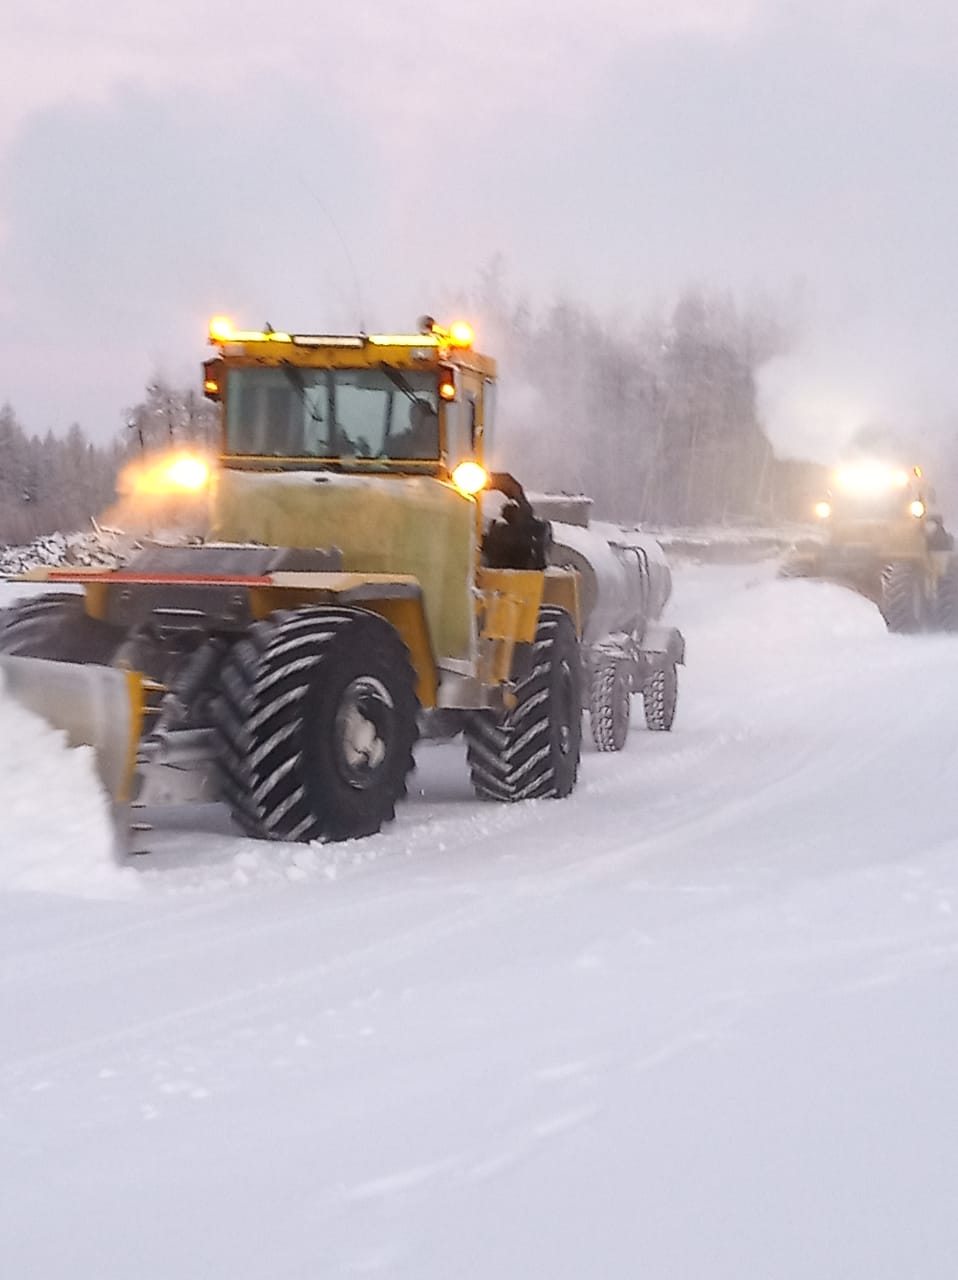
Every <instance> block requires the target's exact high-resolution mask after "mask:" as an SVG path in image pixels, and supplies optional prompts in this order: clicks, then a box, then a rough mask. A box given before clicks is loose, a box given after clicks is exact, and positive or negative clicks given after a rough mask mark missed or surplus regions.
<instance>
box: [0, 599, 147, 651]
mask: <svg viewBox="0 0 958 1280" xmlns="http://www.w3.org/2000/svg"><path fill="white" fill-rule="evenodd" d="M122 639H123V632H122V631H121V630H120V629H119V628H118V627H111V626H110V625H109V624H108V623H106V622H101V621H100V620H99V619H98V618H91V617H90V616H89V614H87V613H86V611H85V609H84V604H83V596H82V595H75V594H71V593H69V592H65V591H57V592H51V593H48V594H46V595H39V596H29V597H26V598H24V599H21V600H15V601H14V602H13V604H12V605H11V606H10V607H9V608H8V609H4V610H3V611H0V653H9V654H11V655H17V656H18V657H22V658H49V659H52V660H53V661H54V662H79V663H94V664H98V665H100V666H109V665H110V662H111V661H112V660H113V655H114V654H115V653H116V651H117V649H118V648H119V646H120V642H121V641H122Z"/></svg>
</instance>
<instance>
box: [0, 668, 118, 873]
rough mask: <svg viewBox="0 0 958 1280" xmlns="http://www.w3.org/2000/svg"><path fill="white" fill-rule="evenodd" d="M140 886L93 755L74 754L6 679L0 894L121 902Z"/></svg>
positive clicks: (0, 737) (1, 723) (0, 702)
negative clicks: (124, 857) (118, 838)
mask: <svg viewBox="0 0 958 1280" xmlns="http://www.w3.org/2000/svg"><path fill="white" fill-rule="evenodd" d="M136 887H137V877H136V875H135V873H134V872H133V871H131V870H129V869H124V868H122V867H121V866H120V865H119V864H118V863H117V861H116V860H115V857H114V834H113V823H112V819H111V815H110V809H109V803H108V801H107V798H106V796H105V795H104V794H103V791H102V790H101V787H100V783H99V780H98V779H97V776H96V771H95V766H94V760H93V753H92V751H91V750H90V749H89V748H87V747H81V748H78V749H75V750H71V749H70V748H68V747H67V746H66V744H65V742H64V736H63V734H62V733H60V732H59V731H58V730H55V729H52V728H50V726H49V725H47V724H46V723H45V722H44V721H42V720H40V719H39V718H38V717H36V716H34V715H33V714H31V713H30V712H28V711H25V710H24V709H23V708H22V707H21V706H19V704H17V703H15V702H14V701H13V700H12V698H10V697H8V696H7V695H6V694H5V693H4V691H3V688H2V677H0V892H2V891H10V890H21V889H26V890H34V891H39V892H50V893H66V894H70V895H73V896H80V897H115V896H117V895H121V894H123V895H125V894H126V893H129V892H133V891H135V889H136Z"/></svg>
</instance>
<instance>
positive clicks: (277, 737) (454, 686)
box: [0, 317, 681, 850]
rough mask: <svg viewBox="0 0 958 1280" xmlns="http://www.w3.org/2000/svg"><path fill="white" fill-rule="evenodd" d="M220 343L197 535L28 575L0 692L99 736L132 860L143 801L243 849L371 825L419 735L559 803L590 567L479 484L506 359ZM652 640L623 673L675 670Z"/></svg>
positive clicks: (409, 764) (7, 631)
mask: <svg viewBox="0 0 958 1280" xmlns="http://www.w3.org/2000/svg"><path fill="white" fill-rule="evenodd" d="M210 341H211V343H212V346H213V348H214V354H213V356H212V358H211V359H209V360H207V361H206V363H205V365H204V389H205V393H206V395H207V396H209V397H210V398H211V399H213V400H215V401H218V402H220V403H221V405H222V438H221V448H220V456H219V460H218V464H217V465H216V467H215V468H211V470H210V478H209V483H210V508H211V513H212V524H211V536H210V538H209V539H208V540H207V541H206V542H204V543H203V544H202V545H190V546H184V545H154V546H148V547H146V548H145V549H143V550H141V551H140V552H139V553H138V554H137V555H136V556H135V557H134V558H133V559H132V560H131V561H130V562H129V563H128V564H126V565H125V566H124V567H123V568H122V569H116V570H103V571H97V570H62V569H59V570H58V569H50V570H40V571H35V572H34V573H33V574H31V575H28V576H29V577H31V578H32V580H33V581H42V582H45V583H47V584H48V587H47V589H46V592H45V593H44V594H38V595H35V596H32V597H30V598H26V599H24V600H21V601H19V602H17V603H16V604H15V605H14V606H13V607H12V608H10V609H8V610H7V611H5V613H3V614H2V615H0V678H4V679H5V681H6V684H7V686H8V690H9V691H10V692H12V694H13V696H14V697H16V698H18V699H19V700H20V701H22V702H23V703H25V704H26V705H28V706H31V707H33V708H34V709H35V710H37V711H38V712H39V713H40V714H43V715H45V716H46V717H47V718H48V719H50V720H51V721H52V722H53V723H54V724H57V725H59V726H60V727H62V728H64V729H65V730H66V731H67V733H68V734H69V737H70V741H71V742H74V743H80V742H86V743H90V744H91V745H93V746H94V747H95V748H96V754H97V759H98V762H99V764H100V771H101V776H102V778H103V781H104V783H105V785H106V786H107V788H108V790H109V791H110V793H111V794H112V795H113V797H114V799H115V800H116V802H117V804H118V806H120V807H121V811H122V812H127V808H126V807H128V806H132V811H131V812H130V814H129V816H130V818H131V819H132V821H131V829H132V831H133V832H134V838H133V841H132V847H133V849H134V850H136V849H137V848H138V847H145V845H144V844H143V842H144V841H145V839H146V836H145V832H147V831H148V830H149V823H148V820H147V819H148V814H149V811H150V810H151V808H153V807H154V806H157V805H161V804H167V803H182V802H187V801H192V800H203V799H211V800H212V799H222V800H225V802H226V803H227V805H228V806H229V808H230V810H231V812H232V814H233V817H234V819H235V820H236V822H237V823H238V824H239V825H240V827H241V828H242V829H243V830H244V831H245V832H246V833H248V834H249V835H251V836H255V837H261V838H266V839H279V840H291V841H309V840H314V839H327V840H342V839H349V838H352V837H357V836H365V835H368V834H371V833H373V832H376V831H378V830H379V829H380V827H381V826H382V824H383V823H384V822H385V821H387V820H389V819H391V818H392V817H393V816H394V810H395V805H396V803H397V801H398V800H399V799H400V798H401V797H402V796H403V795H404V794H405V791H406V783H407V776H408V774H409V772H410V770H411V769H412V768H413V747H414V744H415V743H416V740H417V738H418V737H419V736H420V735H425V736H430V737H441V738H448V737H453V736H455V735H456V734H458V733H460V732H461V733H463V734H464V736H465V739H466V743H467V758H468V767H469V770H470V774H471V780H472V783H473V787H474V789H475V791H476V793H477V794H478V795H479V796H481V797H484V798H487V799H491V800H500V801H514V800H519V799H523V798H526V797H562V796H566V795H568V794H569V792H571V791H572V789H573V787H574V786H575V783H576V778H577V774H578V768H579V754H580V738H581V720H582V716H581V710H582V708H583V706H588V705H589V693H588V690H587V688H586V682H587V681H588V678H589V670H590V668H589V662H588V656H587V653H586V642H584V640H583V629H584V618H583V616H582V606H581V604H580V592H579V582H580V574H579V572H578V570H577V569H576V568H575V567H574V566H571V565H568V564H563V563H559V564H556V563H554V562H553V563H550V558H549V550H550V541H551V526H550V524H549V522H548V521H547V520H545V519H541V518H539V517H538V516H537V515H536V514H535V512H534V511H533V508H532V506H531V504H530V502H529V501H528V499H527V498H526V495H525V493H524V491H523V489H522V486H521V485H520V484H519V483H518V482H517V481H516V480H515V479H514V478H513V477H512V476H510V475H507V474H489V473H488V472H487V471H486V468H485V461H484V460H485V456H486V451H487V449H488V446H489V439H490V432H491V428H492V417H493V404H494V391H495V379H496V366H495V363H494V361H493V360H491V359H490V358H489V357H487V356H483V355H480V354H479V353H478V352H476V351H475V350H474V349H473V345H472V334H471V330H470V329H469V327H468V326H467V325H465V324H454V325H452V326H450V327H449V328H441V327H440V326H439V325H437V324H436V323H435V322H433V321H432V320H431V319H430V318H428V317H425V318H424V320H423V322H422V327H421V331H420V332H417V333H411V334H376V335H373V334H351V335H328V334H295V333H279V332H275V331H273V330H271V329H266V330H265V331H263V332H246V331H238V330H236V329H234V328H233V326H232V325H231V324H230V323H229V322H227V321H226V320H225V319H222V318H217V319H216V320H214V321H213V322H212V323H211V325H210ZM189 479H190V483H191V485H195V482H196V471H195V467H194V468H192V469H191V471H190V476H189ZM484 490H487V491H488V490H493V491H498V492H499V493H500V494H501V495H502V496H501V499H499V501H500V502H501V503H503V504H504V505H503V506H502V508H501V511H500V514H499V515H498V516H497V517H496V518H493V519H489V518H487V519H486V520H483V516H482V510H481V506H480V502H479V496H480V495H481V493H482V492H483V491H484ZM49 584H54V585H57V584H58V585H60V586H61V587H65V588H67V589H66V590H56V591H51V590H50V589H49ZM78 587H79V588H80V589H79V590H78ZM632 612H634V609H633V610H632ZM676 635H677V633H676ZM650 636H651V637H652V638H651V640H650V643H651V644H652V645H654V646H657V647H656V648H654V650H652V651H649V652H645V651H643V652H642V654H637V653H636V652H635V651H634V650H635V645H634V644H633V648H632V650H630V653H629V655H628V656H629V657H630V660H632V662H633V666H634V667H635V666H636V662H638V663H639V664H640V665H641V666H642V670H643V671H647V672H648V673H649V674H650V676H651V675H652V674H654V672H655V671H657V670H659V669H660V668H665V667H669V666H670V664H671V667H670V669H671V670H672V671H673V673H674V658H675V654H676V652H677V650H676V642H675V640H674V638H672V637H671V636H670V635H669V634H668V633H667V632H666V631H665V630H664V629H661V628H660V629H659V631H658V632H656V631H655V630H654V628H653V630H652V631H650ZM679 660H681V657H679ZM68 664H72V670H70V668H69V666H68ZM636 669H637V667H636ZM660 683H661V681H660Z"/></svg>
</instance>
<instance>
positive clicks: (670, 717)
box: [642, 662, 679, 733]
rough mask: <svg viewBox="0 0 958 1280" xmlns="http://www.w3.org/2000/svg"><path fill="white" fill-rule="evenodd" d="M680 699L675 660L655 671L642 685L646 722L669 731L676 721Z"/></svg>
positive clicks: (654, 727)
mask: <svg viewBox="0 0 958 1280" xmlns="http://www.w3.org/2000/svg"><path fill="white" fill-rule="evenodd" d="M678 699H679V672H678V667H676V665H675V663H674V662H668V663H666V665H665V666H664V667H659V669H658V670H657V671H653V672H652V674H651V675H650V676H649V678H648V679H647V680H646V682H645V684H644V685H643V686H642V704H643V707H644V709H645V723H646V725H647V726H648V727H649V728H650V729H654V730H656V731H660V732H663V733H664V732H667V731H668V730H669V729H671V728H672V725H673V724H674V722H675V708H676V705H677V704H678Z"/></svg>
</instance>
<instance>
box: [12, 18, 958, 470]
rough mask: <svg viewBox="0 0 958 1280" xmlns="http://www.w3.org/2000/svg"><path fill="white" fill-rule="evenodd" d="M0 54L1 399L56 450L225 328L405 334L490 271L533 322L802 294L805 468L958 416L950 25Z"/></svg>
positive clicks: (591, 23)
mask: <svg viewBox="0 0 958 1280" xmlns="http://www.w3.org/2000/svg"><path fill="white" fill-rule="evenodd" d="M4 29H5V32H6V46H7V58H6V59H5V65H6V71H5V75H4V77H3V78H2V79H3V83H2V85H0V119H2V121H3V123H2V125H0V236H2V238H0V335H2V340H0V401H3V400H6V401H9V402H10V403H11V404H12V405H13V406H14V408H15V409H16V411H17V414H18V416H19V418H20V419H21V420H22V421H23V422H24V424H25V425H26V426H27V427H28V428H29V429H30V430H32V431H38V432H42V431H45V430H46V429H47V428H48V427H52V428H53V429H54V430H58V431H59V430H63V429H65V428H66V427H67V426H68V425H69V424H70V422H72V421H74V420H78V421H80V422H81V423H82V424H83V426H84V427H85V428H86V429H87V430H88V431H89V432H90V434H91V435H93V436H94V437H95V438H101V439H105V438H107V437H108V436H110V435H111V434H112V433H114V432H115V431H116V430H117V429H118V428H119V427H120V426H121V425H122V423H123V411H124V408H125V406H127V405H129V404H132V403H134V402H135V401H136V400H137V398H138V397H139V395H140V394H141V392H142V388H143V385H144V383H145V382H146V381H147V380H148V379H149V378H150V377H151V376H152V375H153V374H154V373H156V372H162V373H163V374H164V375H166V376H167V377H169V378H172V379H174V380H177V381H181V382H187V381H191V380H195V378H196V370H197V364H198V361H199V359H201V358H202V355H203V341H204V335H205V322H206V319H207V317H208V316H209V315H210V314H211V313H212V312H214V311H226V312H228V313H232V314H235V315H236V316H237V317H238V318H240V319H242V321H243V322H244V323H248V324H260V323H263V322H265V321H270V322H271V323H273V324H274V325H277V326H282V327H284V328H286V327H289V328H305V329H318V328H332V327H338V326H349V327H353V326H357V325H359V324H360V323H362V324H364V325H366V326H367V327H370V328H373V327H396V326H405V325H409V324H412V323H413V322H414V321H415V318H416V317H417V316H418V315H419V314H421V313H422V312H423V311H424V310H435V309H436V308H437V305H439V304H441V302H442V300H443V299H446V298H449V297H451V296H454V295H455V294H456V293H457V292H461V291H462V290H463V289H464V288H468V287H469V285H470V284H471V282H473V281H474V280H475V278H476V277H477V275H478V273H479V272H480V271H481V270H482V269H483V267H484V266H485V265H486V264H488V263H489V262H490V261H491V260H492V259H493V258H494V257H495V256H496V255H502V259H503V262H504V264H505V273H506V276H507V278H508V280H509V284H510V289H511V290H512V292H513V293H515V294H516V295H521V296H524V297H526V298H527V299H528V300H529V302H530V304H531V305H532V306H533V307H537V306H545V305H548V304H549V303H550V302H552V301H553V300H554V299H555V298H556V297H559V296H565V297H569V298H571V299H574V300H575V301H576V302H578V303H581V304H583V305H585V306H588V307H591V308H594V309H595V310H596V311H597V312H599V313H600V314H604V315H615V316H622V317H624V318H626V319H629V318H631V319H636V318H639V317H641V315H642V314H643V313H644V312H645V311H646V310H647V309H649V308H650V307H653V306H657V305H661V304H662V302H663V301H666V302H667V301H668V300H669V299H671V298H674V297H675V296H677V295H678V293H679V292H680V291H681V290H682V289H683V288H685V287H687V286H689V285H697V284H700V285H704V286H706V287H709V288H713V289H727V290H729V291H731V292H732V293H733V294H734V295H736V296H738V297H748V296H751V295H753V294H764V295H769V296H771V297H773V298H776V299H778V300H779V303H780V305H781V307H782V309H783V310H784V311H787V312H794V314H795V317H796V318H797V321H798V323H797V324H796V326H795V334H796V336H795V344H794V348H793V350H792V352H791V353H790V354H789V355H788V356H787V357H785V358H783V359H782V360H780V361H779V362H777V363H776V364H775V365H773V366H770V367H769V368H768V369H767V370H766V372H765V375H764V377H763V382H762V387H761V391H762V404H763V407H764V409H765V412H766V415H767V418H768V426H769V431H770V434H771V436H772V439H773V441H774V443H775V445H776V447H777V448H778V449H779V450H781V451H782V452H784V453H791V454H802V453H807V452H809V451H813V452H815V453H816V454H817V455H820V456H822V457H823V458H825V459H826V460H827V457H826V455H829V454H831V453H834V451H835V450H836V448H837V447H838V445H839V442H840V441H839V437H841V436H842V434H843V433H844V432H845V431H846V430H848V429H851V428H852V427H853V425H854V424H855V423H857V421H858V419H859V418H861V417H862V416H863V415H864V416H866V417H868V418H869V419H874V418H883V417H889V416H893V417H895V418H896V419H907V420H908V423H909V425H910V426H914V425H915V424H917V423H919V422H931V421H933V422H934V424H935V425H936V426H937V427H941V426H947V425H948V424H949V423H950V422H951V421H952V418H953V416H954V412H955V407H956V396H955V392H954V388H953V385H952V375H951V368H952V364H953V355H952V352H953V350H954V349H955V348H956V346H958V314H956V302H955V298H956V297H958V260H956V253H955V248H954V227H955V225H956V213H958V209H956V204H958V178H956V172H958V169H956V165H955V158H956V157H955V152H956V149H958V143H956V138H955V133H954V126H953V121H954V118H955V109H956V106H958V89H956V85H955V77H954V71H953V68H954V65H955V54H956V52H958V16H956V15H955V14H954V13H953V11H952V9H951V7H950V6H948V5H946V4H945V3H943V2H941V0H933V2H932V3H926V4H924V5H923V6H921V10H920V14H919V15H918V16H916V13H915V11H914V10H913V9H912V8H911V7H909V6H906V5H904V4H900V3H884V4H881V3H864V2H858V0H838V2H837V3H831V4H826V3H819V2H818V0H805V2H804V3H798V4H794V5H782V4H778V3H768V2H762V0H752V2H749V0H741V2H739V3H732V4H725V5H723V4H712V3H704V2H703V3H697V2H691V0H689V2H687V3H681V2H680V3H677V4H673V5H672V6H670V9H669V12H668V14H667V15H664V14H663V13H662V12H661V6H658V5H654V4H651V3H649V4H645V3H624V2H621V3H620V2H619V0H597V2H596V3H593V4H592V5H590V6H588V7H586V8H584V7H581V6H574V7H573V6H572V5H563V4H561V3H560V4H545V3H543V2H542V0H521V2H519V3H517V2H516V0H492V2H490V3H485V4H482V5H479V4H474V3H463V4H459V5H457V6H448V7H446V8H445V9H443V10H435V9H430V10H428V11H427V10H422V11H421V12H416V11H410V10H407V9H401V10H397V9H395V8H394V7H392V6H386V5H381V4H375V3H372V2H370V0H367V3H355V4H352V5H350V6H348V7H346V6H333V5H328V4H320V5H318V6H314V7H312V8H311V9H303V8H301V7H296V8H293V7H292V6H290V7H287V6H273V7H270V8H268V9H267V8H266V7H264V6H261V5H254V4H249V3H242V2H238V3H232V4H229V5H227V4H221V3H207V4H203V5H199V4H192V3H185V2H184V0H169V2H168V3H165V4H162V5H160V4H140V5H137V7H136V12H135V13H131V12H129V11H128V9H127V7H126V6H122V5H119V4H116V3H115V2H113V0H104V3H102V4H101V5H99V6H98V7H97V8H96V9H95V10H94V9H92V8H89V7H84V8H83V9H82V10H80V9H77V8H76V7H74V6H68V5H66V4H61V3H54V2H53V0H47V2H46V3H33V4H31V5H30V6H29V8H27V6H20V7H17V8H13V7H12V6H11V7H9V9H8V12H7V13H6V14H5V20H4ZM344 245H345V246H346V250H345V251H344Z"/></svg>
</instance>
